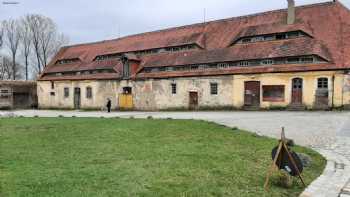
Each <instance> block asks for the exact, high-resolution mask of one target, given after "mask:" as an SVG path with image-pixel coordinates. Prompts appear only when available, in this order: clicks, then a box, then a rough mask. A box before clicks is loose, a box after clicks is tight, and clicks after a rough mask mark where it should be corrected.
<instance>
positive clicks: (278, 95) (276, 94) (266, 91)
mask: <svg viewBox="0 0 350 197" xmlns="http://www.w3.org/2000/svg"><path fill="white" fill-rule="evenodd" d="M262 88H263V101H270V102H283V101H284V85H266V86H263V87H262Z"/></svg>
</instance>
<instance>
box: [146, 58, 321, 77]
mask: <svg viewBox="0 0 350 197" xmlns="http://www.w3.org/2000/svg"><path fill="white" fill-rule="evenodd" d="M324 62H327V60H325V59H323V58H321V57H319V56H316V55H310V56H300V57H298V56H296V57H277V58H271V59H255V60H242V61H232V62H221V63H207V64H192V65H182V66H165V67H164V66H159V67H148V68H144V69H143V71H142V72H143V73H155V72H170V71H189V70H193V71H194V70H209V69H211V70H214V69H229V68H233V67H250V66H266V65H285V64H309V63H324Z"/></svg>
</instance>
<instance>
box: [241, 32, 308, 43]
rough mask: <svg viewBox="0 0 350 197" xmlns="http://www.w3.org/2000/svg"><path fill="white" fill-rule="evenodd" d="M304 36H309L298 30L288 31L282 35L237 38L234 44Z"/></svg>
mask: <svg viewBox="0 0 350 197" xmlns="http://www.w3.org/2000/svg"><path fill="white" fill-rule="evenodd" d="M304 36H309V35H308V34H306V33H304V32H303V31H300V30H299V31H290V32H283V33H274V34H266V35H254V36H243V37H241V38H238V39H237V40H236V41H235V42H234V43H238V44H247V43H254V42H264V41H273V40H285V39H293V38H299V37H304Z"/></svg>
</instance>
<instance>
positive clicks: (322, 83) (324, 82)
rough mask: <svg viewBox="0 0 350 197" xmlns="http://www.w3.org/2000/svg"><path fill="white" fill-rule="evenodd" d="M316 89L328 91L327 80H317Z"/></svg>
mask: <svg viewBox="0 0 350 197" xmlns="http://www.w3.org/2000/svg"><path fill="white" fill-rule="evenodd" d="M317 88H319V89H328V78H318V80H317Z"/></svg>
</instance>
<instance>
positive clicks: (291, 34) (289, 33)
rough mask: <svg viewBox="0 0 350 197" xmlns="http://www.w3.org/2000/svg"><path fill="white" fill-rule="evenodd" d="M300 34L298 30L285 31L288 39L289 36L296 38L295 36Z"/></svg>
mask: <svg viewBox="0 0 350 197" xmlns="http://www.w3.org/2000/svg"><path fill="white" fill-rule="evenodd" d="M299 36H300V32H298V31H292V32H288V33H287V37H288V38H289V39H291V38H297V37H299Z"/></svg>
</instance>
